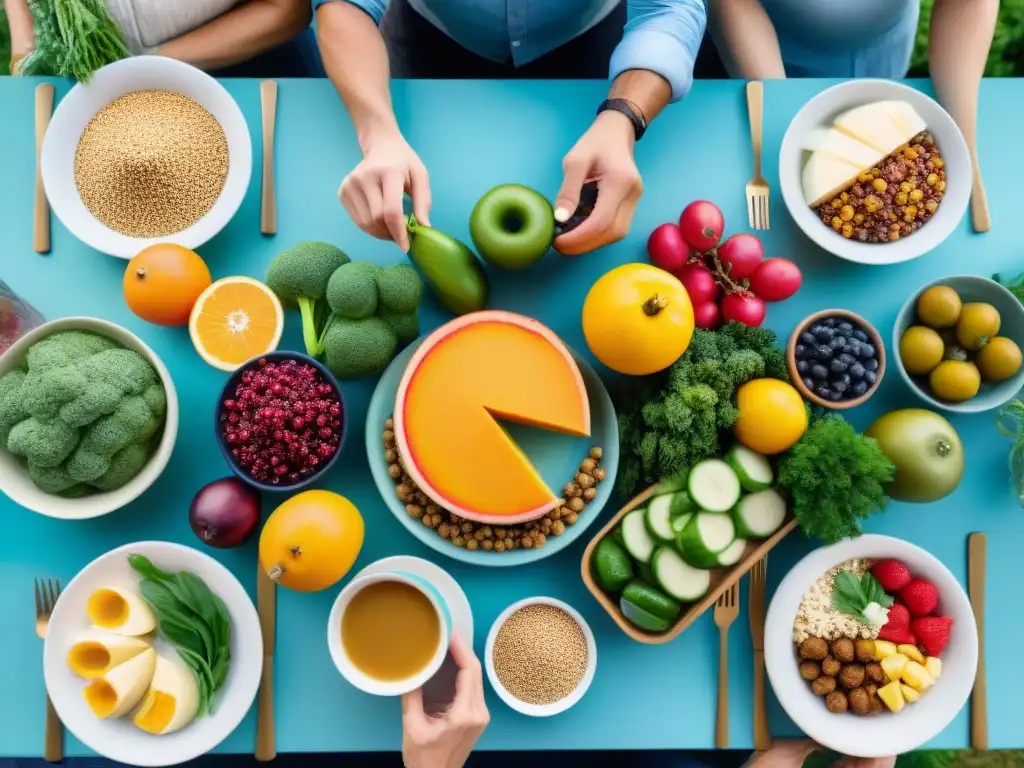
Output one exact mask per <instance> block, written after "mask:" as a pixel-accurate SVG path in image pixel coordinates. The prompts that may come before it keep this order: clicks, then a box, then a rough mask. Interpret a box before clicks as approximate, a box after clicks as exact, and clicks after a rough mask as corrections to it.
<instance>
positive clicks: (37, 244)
mask: <svg viewBox="0 0 1024 768" xmlns="http://www.w3.org/2000/svg"><path fill="white" fill-rule="evenodd" d="M52 112H53V85H52V84H51V83H41V84H40V85H38V86H36V188H35V200H34V208H33V220H32V249H33V250H34V251H35V252H36V253H49V252H50V205H49V203H48V202H47V200H46V189H45V188H44V187H43V163H42V158H43V139H44V138H45V136H46V129H47V128H48V127H49V125H50V115H51V113H52Z"/></svg>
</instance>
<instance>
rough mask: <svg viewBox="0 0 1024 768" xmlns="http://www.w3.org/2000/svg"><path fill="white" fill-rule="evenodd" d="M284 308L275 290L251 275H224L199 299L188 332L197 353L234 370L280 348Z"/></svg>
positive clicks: (215, 366) (225, 369)
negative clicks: (246, 362)
mask: <svg viewBox="0 0 1024 768" xmlns="http://www.w3.org/2000/svg"><path fill="white" fill-rule="evenodd" d="M283 329H284V311H283V310H282V309H281V302H280V301H279V300H278V298H277V296H275V295H274V292H273V291H271V290H270V289H269V288H267V286H265V285H264V284H263V283H261V282H260V281H259V280H253V279H252V278H251V277H241V276H239V277H224V278H221V279H220V280H218V281H217V282H215V283H213V284H212V285H211V286H209V287H208V288H207V289H206V290H205V291H203V292H202V294H200V296H199V298H198V299H196V303H195V306H194V307H192V314H191V316H190V317H189V320H188V332H189V335H190V336H191V337H192V344H193V345H194V346H195V348H196V352H198V353H199V356H200V357H201V358H203V360H205V361H206V362H208V363H209V364H210V365H212V366H213V367H214V368H219V369H220V370H222V371H233V370H235V369H236V368H238V367H239V366H240V365H241V364H242V363H244V362H245V361H246V360H249V359H251V358H253V357H257V356H259V355H264V354H266V353H267V352H273V351H274V350H275V349H277V344H278V342H279V341H280V340H281V331H282V330H283Z"/></svg>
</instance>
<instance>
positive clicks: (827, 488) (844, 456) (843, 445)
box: [778, 414, 896, 543]
mask: <svg viewBox="0 0 1024 768" xmlns="http://www.w3.org/2000/svg"><path fill="white" fill-rule="evenodd" d="M895 472H896V467H895V466H894V465H893V463H892V462H891V461H889V459H888V457H887V456H886V455H885V454H884V453H882V449H881V448H879V447H878V443H877V442H876V441H875V440H873V439H872V438H870V437H865V436H864V435H861V434H859V433H858V432H857V431H856V430H854V428H853V427H851V426H850V425H849V424H848V423H847V422H846V421H845V420H844V419H843V418H842V417H841V416H838V415H836V414H830V415H828V416H825V417H824V418H822V419H818V420H817V421H815V422H814V423H813V424H811V426H810V427H808V429H807V432H805V433H804V436H803V437H801V438H800V440H799V441H798V442H797V444H796V445H794V446H793V447H792V448H790V449H789V451H788V452H787V453H786V454H785V455H784V456H783V457H782V459H781V460H780V462H779V471H778V485H779V488H780V489H781V490H783V491H784V492H785V493H786V494H787V495H788V496H789V499H790V504H791V507H792V510H793V514H794V515H795V516H796V519H797V520H798V521H799V523H800V528H801V529H802V530H803V532H804V533H805V534H807V535H808V536H813V537H815V538H818V539H821V540H822V541H825V542H827V543H833V542H836V541H839V540H840V539H846V538H851V537H854V536H859V535H860V533H861V528H860V521H861V520H862V519H863V518H866V517H868V516H869V515H872V514H874V513H875V512H878V511H879V510H881V509H883V508H884V507H885V501H886V499H885V491H884V490H883V489H884V486H885V484H886V483H888V482H891V481H892V479H893V475H894V474H895Z"/></svg>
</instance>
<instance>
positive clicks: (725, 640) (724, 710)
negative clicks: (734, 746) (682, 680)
mask: <svg viewBox="0 0 1024 768" xmlns="http://www.w3.org/2000/svg"><path fill="white" fill-rule="evenodd" d="M739 614H740V592H739V585H737V584H733V585H732V586H731V587H729V589H727V590H726V591H725V592H723V593H722V596H721V597H719V598H718V603H716V604H715V626H716V627H718V634H719V639H720V642H719V651H718V717H717V719H716V720H715V746H716V747H718V748H719V749H727V748H728V746H729V627H730V626H732V623H733V622H734V621H736V617H737V616H739Z"/></svg>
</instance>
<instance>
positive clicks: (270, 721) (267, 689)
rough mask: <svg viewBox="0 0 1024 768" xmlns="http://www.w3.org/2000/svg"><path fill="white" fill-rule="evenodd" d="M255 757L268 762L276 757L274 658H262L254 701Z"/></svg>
mask: <svg viewBox="0 0 1024 768" xmlns="http://www.w3.org/2000/svg"><path fill="white" fill-rule="evenodd" d="M255 754H256V759H257V760H259V761H260V762H268V761H270V760H273V759H274V758H275V757H277V746H276V743H275V739H274V659H273V658H272V657H269V656H268V657H265V658H264V659H263V677H262V679H261V680H260V694H259V699H258V700H257V702H256V753H255Z"/></svg>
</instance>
